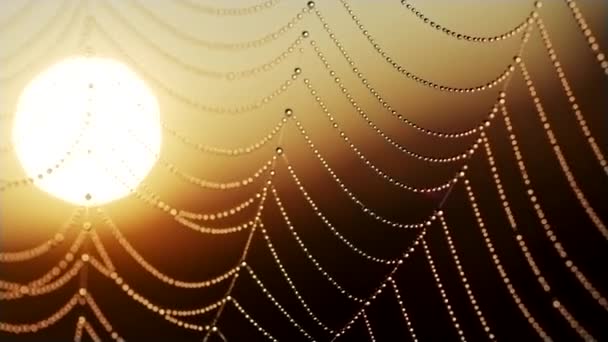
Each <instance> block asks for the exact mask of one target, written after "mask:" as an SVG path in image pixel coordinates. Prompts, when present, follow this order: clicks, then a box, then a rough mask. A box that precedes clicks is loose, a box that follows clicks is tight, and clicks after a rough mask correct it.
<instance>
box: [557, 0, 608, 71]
mask: <svg viewBox="0 0 608 342" xmlns="http://www.w3.org/2000/svg"><path fill="white" fill-rule="evenodd" d="M565 1H566V4H567V5H568V8H569V9H570V12H572V16H573V17H574V19H575V20H576V23H577V24H578V27H579V28H580V29H581V32H582V33H583V35H584V36H585V38H586V39H587V44H589V47H590V48H591V51H592V52H593V53H594V54H595V57H596V59H597V61H598V63H600V66H601V67H602V69H604V74H606V75H607V76H608V61H607V60H606V55H605V54H604V53H603V52H602V51H601V50H600V45H599V44H598V39H597V38H596V37H595V35H594V34H593V31H591V28H590V27H589V25H588V24H587V20H585V17H584V16H583V13H582V12H581V10H580V9H579V8H578V5H577V4H576V1H574V0H565Z"/></svg>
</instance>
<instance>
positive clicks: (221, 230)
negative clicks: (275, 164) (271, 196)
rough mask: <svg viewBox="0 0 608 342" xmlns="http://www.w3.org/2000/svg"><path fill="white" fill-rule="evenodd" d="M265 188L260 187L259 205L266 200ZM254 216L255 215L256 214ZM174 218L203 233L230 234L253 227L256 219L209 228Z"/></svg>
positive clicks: (180, 218)
mask: <svg viewBox="0 0 608 342" xmlns="http://www.w3.org/2000/svg"><path fill="white" fill-rule="evenodd" d="M270 173H271V174H274V171H273V170H271V171H270ZM267 190H268V187H267V186H264V188H263V189H262V193H261V195H260V200H259V204H260V205H261V204H262V203H264V201H265V200H266V194H267ZM256 217H257V215H256ZM175 220H176V221H177V222H179V223H181V224H182V225H184V226H186V227H188V228H191V229H193V230H195V231H198V232H201V233H205V234H231V233H237V232H240V231H242V230H246V229H253V227H254V226H255V221H256V219H255V218H253V219H251V220H249V221H246V222H244V223H240V224H238V225H236V226H231V227H225V228H210V227H205V226H202V225H200V224H198V223H196V222H192V221H190V220H188V219H186V218H184V217H181V216H179V215H176V216H175Z"/></svg>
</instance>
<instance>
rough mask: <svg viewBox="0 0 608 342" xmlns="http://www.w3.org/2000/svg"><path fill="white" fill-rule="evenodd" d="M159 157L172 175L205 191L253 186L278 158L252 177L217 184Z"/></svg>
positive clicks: (271, 159)
mask: <svg viewBox="0 0 608 342" xmlns="http://www.w3.org/2000/svg"><path fill="white" fill-rule="evenodd" d="M157 156H158V161H159V162H160V164H161V165H163V166H164V167H165V168H166V169H167V170H168V171H169V172H171V173H172V174H174V175H176V176H178V177H179V178H181V179H183V180H185V181H187V182H188V183H191V184H194V185H196V186H199V187H201V188H204V189H212V190H233V189H237V188H242V187H244V186H247V185H251V184H252V183H253V182H254V181H255V180H256V179H258V178H260V177H261V176H262V175H264V174H265V173H266V172H267V171H268V170H269V169H270V166H271V165H272V163H273V162H274V161H275V160H276V156H273V157H271V158H270V159H269V160H268V161H266V162H265V163H264V164H262V166H261V167H260V168H258V169H257V170H256V171H255V172H254V173H253V174H252V175H251V176H247V177H244V178H242V179H239V180H236V181H230V182H216V181H210V180H206V179H202V178H199V177H195V176H193V175H191V174H189V173H186V172H183V171H181V170H180V169H179V168H178V167H177V166H175V164H173V163H171V162H169V161H167V160H166V159H164V158H162V157H161V156H159V155H157Z"/></svg>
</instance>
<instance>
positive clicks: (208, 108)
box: [89, 18, 309, 115]
mask: <svg viewBox="0 0 608 342" xmlns="http://www.w3.org/2000/svg"><path fill="white" fill-rule="evenodd" d="M89 22H90V24H91V25H93V26H94V27H95V29H96V30H97V31H99V32H100V33H101V35H102V36H103V37H104V39H105V40H106V41H108V42H109V43H110V44H111V45H112V47H113V48H114V49H115V50H116V51H117V52H118V53H119V54H120V55H122V56H123V57H124V58H125V60H127V62H128V63H129V64H130V65H131V66H132V67H134V68H135V69H137V71H138V72H139V73H140V74H141V75H142V77H144V78H145V79H146V80H148V81H149V82H151V83H153V84H154V85H155V86H156V87H158V88H159V89H160V90H162V91H164V92H165V93H167V94H168V95H169V96H171V97H172V98H174V99H175V100H177V101H178V102H180V103H182V104H184V105H187V106H190V107H192V108H195V109H197V110H199V111H201V112H205V113H216V114H233V115H234V114H241V113H246V112H251V111H254V110H257V109H260V108H262V107H263V106H265V105H266V104H268V103H269V102H271V101H272V100H274V99H275V98H276V97H278V96H279V95H281V94H283V93H284V92H285V91H287V89H289V87H290V86H291V85H293V83H294V82H293V81H295V80H296V79H297V78H298V75H296V74H292V75H291V77H290V78H289V79H287V80H286V81H284V82H283V83H282V84H281V85H280V86H279V87H278V88H276V89H275V90H273V91H272V93H270V94H269V95H266V96H264V97H263V98H261V99H260V100H257V101H255V102H254V103H250V104H246V105H239V106H235V107H224V106H219V105H208V104H204V103H201V102H199V101H198V100H197V99H195V98H192V97H189V96H187V95H183V94H181V93H180V92H178V91H176V90H174V89H172V88H171V87H169V86H167V85H166V84H165V83H164V82H163V81H161V80H159V79H158V78H156V77H155V76H154V75H153V73H151V72H148V71H147V70H145V68H143V67H142V66H141V65H140V64H139V63H138V62H137V61H136V60H135V59H134V58H133V57H131V55H130V54H128V53H127V52H126V51H125V50H124V49H122V47H120V46H118V45H117V44H114V43H113V42H112V37H111V35H109V34H108V33H107V32H106V30H105V29H104V28H102V27H101V26H100V25H99V24H97V23H96V22H95V21H94V19H92V18H91V19H90V20H89ZM308 36H309V33H308V31H304V32H302V37H304V38H306V37H308Z"/></svg>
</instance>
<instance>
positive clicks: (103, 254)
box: [89, 229, 116, 272]
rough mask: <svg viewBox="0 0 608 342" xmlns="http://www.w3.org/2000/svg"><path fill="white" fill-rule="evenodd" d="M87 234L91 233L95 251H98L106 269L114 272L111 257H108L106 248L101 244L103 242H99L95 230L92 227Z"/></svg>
mask: <svg viewBox="0 0 608 342" xmlns="http://www.w3.org/2000/svg"><path fill="white" fill-rule="evenodd" d="M89 234H90V235H91V240H92V241H93V245H95V248H96V249H97V252H98V253H99V256H100V257H101V260H102V261H103V263H104V265H105V266H106V268H107V269H108V270H110V271H112V272H114V271H115V270H116V268H115V267H114V264H113V263H112V259H110V255H109V254H108V252H107V251H106V248H105V247H104V246H103V243H102V242H101V239H100V238H99V235H98V234H97V231H96V230H94V229H93V230H91V232H90V233H89Z"/></svg>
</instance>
